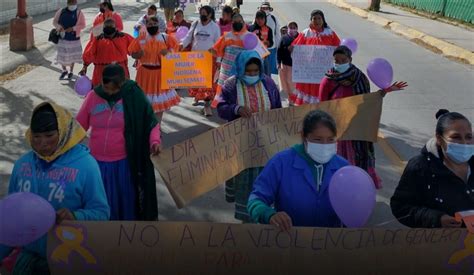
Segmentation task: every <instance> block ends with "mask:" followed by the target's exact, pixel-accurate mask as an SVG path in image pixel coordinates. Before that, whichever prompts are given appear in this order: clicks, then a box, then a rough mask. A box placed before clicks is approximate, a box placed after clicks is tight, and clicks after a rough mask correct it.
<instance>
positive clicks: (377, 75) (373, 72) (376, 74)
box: [367, 58, 393, 89]
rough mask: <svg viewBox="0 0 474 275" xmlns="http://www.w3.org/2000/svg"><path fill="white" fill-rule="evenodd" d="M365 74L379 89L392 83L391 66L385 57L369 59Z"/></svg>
mask: <svg viewBox="0 0 474 275" xmlns="http://www.w3.org/2000/svg"><path fill="white" fill-rule="evenodd" d="M367 75H368V76H369V78H370V80H372V82H374V84H375V85H377V87H379V88H381V89H386V88H388V87H390V86H391V85H392V81H393V68H392V65H390V63H389V62H388V61H387V60H386V59H383V58H375V59H373V60H372V61H370V62H369V65H368V66H367Z"/></svg>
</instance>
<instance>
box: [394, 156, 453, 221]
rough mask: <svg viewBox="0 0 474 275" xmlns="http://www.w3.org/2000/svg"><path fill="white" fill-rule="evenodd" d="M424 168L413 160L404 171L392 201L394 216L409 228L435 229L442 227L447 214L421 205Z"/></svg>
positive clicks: (424, 179)
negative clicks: (418, 186)
mask: <svg viewBox="0 0 474 275" xmlns="http://www.w3.org/2000/svg"><path fill="white" fill-rule="evenodd" d="M422 169H425V168H423V166H421V165H419V164H418V163H417V159H412V160H410V161H409V162H408V165H407V166H406V168H405V171H403V175H402V177H401V178H400V182H399V183H398V186H397V188H396V189H395V193H394V194H393V196H392V198H391V199H390V207H391V208H392V213H393V215H394V216H395V217H396V218H397V219H398V220H399V221H400V222H401V223H403V224H404V225H406V226H409V227H424V228H433V227H441V220H440V219H441V216H442V215H444V214H445V213H443V212H441V211H438V210H435V209H431V208H428V207H426V206H423V205H421V204H420V201H421V194H420V192H423V191H422V190H419V189H418V188H417V185H419V184H423V183H424V182H425V181H426V180H429V179H426V178H424V177H423V176H422V175H421V174H422V173H423V171H422Z"/></svg>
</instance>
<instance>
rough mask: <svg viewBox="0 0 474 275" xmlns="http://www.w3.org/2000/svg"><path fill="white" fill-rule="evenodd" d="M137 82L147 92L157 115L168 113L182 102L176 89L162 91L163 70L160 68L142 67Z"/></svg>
mask: <svg viewBox="0 0 474 275" xmlns="http://www.w3.org/2000/svg"><path fill="white" fill-rule="evenodd" d="M135 80H136V81H137V83H138V85H139V86H140V88H142V90H143V92H145V95H146V97H147V98H148V100H149V101H150V103H151V106H152V107H153V111H155V113H158V112H164V111H167V110H169V109H171V107H173V106H176V105H178V104H179V102H180V101H181V98H180V97H179V95H178V93H177V92H176V90H175V89H169V90H162V89H161V87H160V86H161V69H159V68H156V69H154V68H145V67H144V66H143V65H141V66H139V67H138V70H137V77H136V79H135Z"/></svg>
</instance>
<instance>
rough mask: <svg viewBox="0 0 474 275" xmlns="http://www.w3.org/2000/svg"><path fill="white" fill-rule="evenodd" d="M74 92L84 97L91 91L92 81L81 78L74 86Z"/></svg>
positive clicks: (84, 77)
mask: <svg viewBox="0 0 474 275" xmlns="http://www.w3.org/2000/svg"><path fill="white" fill-rule="evenodd" d="M74 90H75V91H76V93H77V94H78V95H80V96H85V95H87V93H89V92H90V90H92V81H91V80H90V79H89V78H88V77H87V76H86V75H83V76H81V77H80V78H79V79H78V80H77V81H76V84H75V85H74Z"/></svg>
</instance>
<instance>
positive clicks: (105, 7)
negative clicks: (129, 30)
mask: <svg viewBox="0 0 474 275" xmlns="http://www.w3.org/2000/svg"><path fill="white" fill-rule="evenodd" d="M107 19H113V20H114V21H115V26H116V28H117V30H118V31H119V32H121V31H123V20H122V16H120V13H118V12H115V11H114V6H113V5H112V3H110V1H102V2H101V3H100V4H99V13H98V14H97V15H96V16H95V18H94V21H93V23H92V31H91V38H92V37H97V36H99V35H101V34H102V33H103V29H104V23H105V21H106V20H107Z"/></svg>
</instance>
